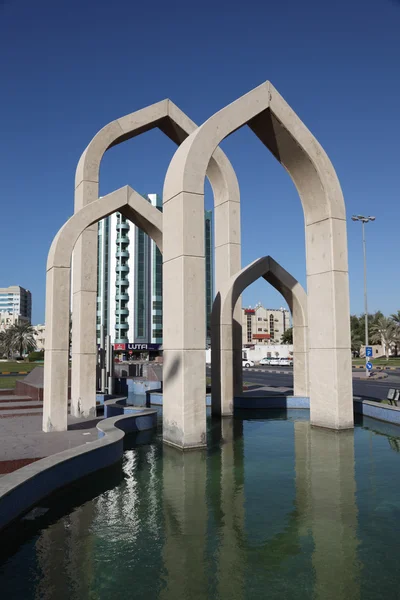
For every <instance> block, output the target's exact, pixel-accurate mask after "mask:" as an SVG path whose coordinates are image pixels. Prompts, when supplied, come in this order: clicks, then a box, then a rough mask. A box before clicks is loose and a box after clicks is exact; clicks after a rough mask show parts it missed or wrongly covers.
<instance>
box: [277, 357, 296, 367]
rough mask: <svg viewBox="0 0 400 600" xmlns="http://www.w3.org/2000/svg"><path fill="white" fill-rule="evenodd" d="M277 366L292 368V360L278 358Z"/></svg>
mask: <svg viewBox="0 0 400 600" xmlns="http://www.w3.org/2000/svg"><path fill="white" fill-rule="evenodd" d="M279 365H280V366H282V367H293V359H292V358H280V359H279Z"/></svg>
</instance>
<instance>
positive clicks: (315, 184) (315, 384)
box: [163, 82, 353, 447]
mask: <svg viewBox="0 0 400 600" xmlns="http://www.w3.org/2000/svg"><path fill="white" fill-rule="evenodd" d="M246 124H248V125H249V127H250V128H251V129H252V130H253V131H254V133H255V134H256V135H257V136H258V137H259V139H260V140H261V141H262V142H263V143H264V144H265V145H266V147H267V148H269V150H270V151H271V152H272V153H273V155H274V156H275V157H276V158H277V160H278V161H279V162H280V163H281V164H282V165H283V166H284V167H285V168H286V170H287V171H288V172H289V174H290V176H291V178H292V179H293V181H294V183H295V185H296V188H297V190H298V192H299V195H300V199H301V202H302V206H303V211H304V218H305V226H306V263H307V292H308V311H309V343H310V350H309V352H310V397H311V402H312V409H311V422H312V423H313V424H314V425H320V426H323V427H328V428H332V429H345V428H349V427H350V428H351V427H353V403H352V376H351V353H350V324H349V288H348V264H347V240H346V220H345V217H346V215H345V206H344V200H343V196H342V191H341V189H340V185H339V181H338V179H337V176H336V173H335V170H334V168H333V166H332V164H331V162H330V160H329V158H328V156H327V155H326V153H325V152H324V150H323V148H322V147H321V146H320V144H319V143H318V141H317V140H316V139H315V137H314V136H313V135H312V134H311V132H310V131H309V130H308V129H307V128H306V126H305V125H304V124H303V123H302V122H301V120H300V119H299V117H298V116H297V115H296V114H295V113H294V112H293V110H292V109H291V108H290V107H289V106H288V104H287V103H286V102H285V101H284V100H283V98H282V97H281V96H280V95H279V94H278V92H277V91H276V90H275V88H274V87H273V86H272V85H271V84H270V83H269V82H266V83H263V84H262V85H260V86H259V87H257V88H255V89H254V90H252V91H250V92H249V93H248V94H246V95H244V96H242V97H241V98H239V99H238V100H236V101H235V102H233V103H232V104H230V105H228V106H226V107H225V108H223V109H222V110H220V111H219V112H217V113H216V114H214V115H213V116H212V117H211V118H210V119H208V120H207V121H206V122H205V123H204V124H203V125H202V126H201V127H199V128H198V129H197V130H196V131H195V132H193V133H192V134H191V135H190V136H189V137H188V138H187V139H186V140H185V141H184V142H183V143H182V144H181V146H180V147H179V148H178V149H177V151H176V153H175V155H174V157H173V159H172V161H171V163H170V165H169V168H168V171H167V175H166V178H165V183H164V197H163V202H164V227H165V230H166V231H167V230H168V228H169V227H170V226H171V225H170V224H171V223H174V222H175V223H176V215H177V211H178V210H179V207H180V206H181V205H182V204H185V205H186V206H188V210H189V207H190V209H191V210H195V211H196V212H197V213H199V212H200V211H201V210H202V209H203V206H204V178H205V173H206V170H207V166H208V163H209V160H210V157H211V156H212V153H213V152H214V150H215V148H216V147H217V146H218V145H219V144H220V143H221V142H222V141H223V140H224V139H225V138H226V137H227V136H229V135H230V134H231V133H233V132H234V131H236V130H237V129H239V128H240V127H242V126H243V125H246ZM194 207H195V209H194ZM175 232H176V237H179V236H182V237H183V235H185V240H186V243H185V244H184V245H181V246H179V245H177V244H176V243H175V242H174V241H173V240H169V239H167V238H166V237H165V238H164V244H165V245H164V282H165V283H164V297H165V310H164V318H165V320H166V321H168V322H170V323H171V325H170V328H169V329H168V330H167V331H166V332H165V333H166V335H165V336H164V344H163V345H164V357H165V358H164V360H165V361H169V360H171V358H170V357H172V356H174V357H175V359H176V358H177V357H178V356H181V358H182V359H183V357H185V362H186V365H185V368H184V369H181V370H179V371H178V372H177V374H176V376H175V380H174V382H173V384H172V382H171V384H170V382H168V381H166V382H165V385H164V408H163V411H164V412H163V415H164V440H165V441H166V442H167V443H173V444H176V445H178V446H180V447H186V446H187V445H188V446H191V445H201V440H202V439H203V438H204V431H203V430H202V428H201V427H200V426H198V425H197V424H196V423H197V421H196V417H197V415H198V410H199V409H198V408H196V407H198V406H200V405H201V403H202V402H203V397H204V387H203V385H202V383H203V382H201V383H199V384H197V383H195V381H194V380H195V378H196V375H195V373H196V372H197V373H198V372H202V371H203V370H204V362H205V359H204V345H205V344H204V340H205V335H204V330H203V328H202V327H201V326H199V328H198V329H197V331H195V332H193V335H190V336H189V335H188V336H186V338H185V339H182V338H181V337H180V336H179V335H178V334H176V333H175V332H176V331H177V330H179V329H181V330H183V331H186V330H187V331H189V330H190V324H191V323H192V322H193V321H194V319H195V318H196V314H197V313H198V305H197V303H196V302H190V299H189V298H188V300H189V302H188V303H187V308H186V310H185V313H184V318H183V319H178V318H177V317H176V316H174V314H173V311H172V310H171V306H172V304H171V302H172V298H173V297H174V296H175V295H176V293H177V289H179V290H183V292H182V293H183V294H184V289H185V286H184V282H185V281H187V279H188V278H191V279H193V280H196V279H203V271H204V259H203V254H202V252H201V249H202V247H203V233H202V231H201V229H200V228H199V226H198V224H197V222H195V220H194V219H193V220H192V221H191V222H190V221H188V222H186V223H185V228H184V230H181V229H180V230H179V231H178V230H177V229H176V230H175ZM178 273H179V288H177V285H176V281H177V276H178ZM173 281H174V283H173ZM188 351H190V356H191V360H190V362H189V360H188V357H189V355H188ZM182 390H183V392H184V393H182ZM178 391H179V393H178ZM177 397H179V398H180V400H179V402H177ZM188 398H191V399H192V400H190V403H191V405H193V406H192V407H191V408H190V407H189V405H188V400H187V399H188ZM178 404H179V408H178ZM186 422H187V423H188V426H186ZM168 423H171V424H174V426H173V427H171V432H169V426H168ZM189 423H190V424H191V425H189Z"/></svg>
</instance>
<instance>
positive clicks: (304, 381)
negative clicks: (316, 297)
mask: <svg viewBox="0 0 400 600" xmlns="http://www.w3.org/2000/svg"><path fill="white" fill-rule="evenodd" d="M260 277H263V278H264V279H265V280H266V281H268V282H269V283H270V284H271V285H272V286H273V287H274V288H275V289H276V290H277V291H279V292H280V293H281V294H282V296H283V297H284V298H285V300H286V302H287V303H288V305H289V308H290V310H291V313H292V319H293V349H294V359H295V360H294V373H293V375H294V395H295V396H308V395H309V389H308V388H309V386H308V319H307V294H306V292H305V291H304V288H303V287H302V286H301V285H300V283H299V282H298V281H297V280H296V279H295V278H294V277H292V275H290V273H288V272H287V271H285V269H284V268H283V267H281V266H280V265H279V264H278V263H277V262H276V261H275V260H274V259H273V258H272V257H271V256H264V257H262V258H258V259H257V260H255V261H254V262H252V263H251V264H249V265H248V266H247V267H244V268H243V269H242V270H241V271H239V272H238V273H236V274H235V275H233V276H232V277H231V278H230V279H229V280H228V281H227V282H225V285H224V286H223V287H222V288H221V290H218V291H217V294H216V298H215V301H214V304H213V312H212V319H211V327H212V329H211V365H212V366H211V368H212V371H211V385H212V388H211V398H212V412H213V414H215V415H221V416H229V415H232V414H233V400H234V397H235V396H237V395H240V394H241V393H242V390H241V386H240V383H238V382H237V380H236V371H235V368H234V364H233V361H232V353H233V330H234V326H233V319H232V316H233V311H234V310H235V306H236V302H237V301H238V299H239V297H240V295H241V294H242V293H243V292H244V290H245V289H246V288H247V287H248V286H249V285H251V284H252V283H254V282H255V281H257V279H259V278H260Z"/></svg>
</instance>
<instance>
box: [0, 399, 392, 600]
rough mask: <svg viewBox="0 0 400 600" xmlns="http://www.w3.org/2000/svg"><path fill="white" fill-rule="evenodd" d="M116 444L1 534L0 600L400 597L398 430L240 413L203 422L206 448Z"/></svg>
mask: <svg viewBox="0 0 400 600" xmlns="http://www.w3.org/2000/svg"><path fill="white" fill-rule="evenodd" d="M267 417H268V418H267ZM127 442H128V447H127V449H126V451H125V455H124V459H123V463H122V469H121V465H117V466H115V467H114V468H112V469H108V470H106V471H102V472H100V473H98V474H97V475H95V476H91V477H89V478H86V479H85V480H81V481H80V482H78V483H77V484H76V485H74V486H71V487H69V488H67V489H66V490H64V491H62V492H60V493H58V494H56V495H53V496H52V497H51V498H49V499H47V500H46V501H43V502H42V503H41V505H40V507H39V508H40V509H41V510H37V511H35V513H33V514H32V515H28V517H30V516H32V517H34V516H35V514H36V515H37V516H36V518H32V519H30V518H28V519H26V518H25V519H21V520H20V521H19V522H18V523H17V524H16V525H15V526H14V527H13V529H12V530H10V531H9V532H8V533H6V534H4V535H3V536H2V543H1V549H0V561H1V562H0V590H1V596H2V597H4V598H7V599H8V600H9V599H14V598H18V599H21V600H31V599H32V600H33V599H35V600H38V599H40V600H53V599H57V600H64V599H68V600H75V599H76V600H86V599H90V600H92V599H93V600H94V599H96V600H103V599H107V600H108V599H110V598H135V599H142V598H143V599H150V600H152V599H158V598H159V599H160V600H172V599H177V598H178V599H186V598H187V599H191V600H194V599H214V598H215V599H225V598H226V599H229V600H239V599H245V600H247V599H251V600H253V599H259V598H268V599H275V598H276V599H279V600H282V599H286V598H287V599H294V600H296V599H299V600H300V599H310V598H313V599H314V598H315V599H330V598H332V599H335V600H342V599H346V600H348V599H360V600H361V599H362V600H363V599H378V598H379V599H381V598H388V599H389V598H390V599H392V598H398V597H399V583H400V576H399V575H398V574H397V572H398V568H397V567H398V539H399V536H398V533H397V524H398V522H399V518H400V479H399V473H400V453H399V450H400V428H397V427H395V426H390V425H385V424H383V423H379V422H377V421H374V420H372V419H368V418H364V419H363V421H362V422H360V423H359V424H357V426H356V428H355V430H354V433H353V432H352V431H350V432H342V433H340V434H337V433H334V432H330V431H325V430H320V429H314V428H311V427H310V425H309V423H308V411H304V410H303V411H294V410H292V411H288V412H287V413H286V412H285V411H268V413H266V412H261V413H249V412H247V411H246V412H244V413H243V414H240V415H238V417H237V418H235V419H225V420H223V422H222V428H221V426H220V424H219V423H218V421H212V420H211V419H210V420H209V448H208V450H207V451H195V452H188V453H180V452H178V451H176V450H174V449H172V448H168V447H163V445H162V443H161V438H160V435H159V434H155V435H153V436H151V435H150V436H146V435H145V436H144V438H143V435H142V436H141V437H139V438H137V437H136V438H129V439H128V440H127ZM129 446H130V447H129ZM45 511H46V512H45Z"/></svg>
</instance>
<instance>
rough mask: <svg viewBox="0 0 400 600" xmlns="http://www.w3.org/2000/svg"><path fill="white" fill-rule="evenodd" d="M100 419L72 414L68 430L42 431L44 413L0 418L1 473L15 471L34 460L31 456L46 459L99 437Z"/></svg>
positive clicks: (69, 418)
mask: <svg viewBox="0 0 400 600" xmlns="http://www.w3.org/2000/svg"><path fill="white" fill-rule="evenodd" d="M99 420H100V419H93V420H90V421H86V420H79V419H76V418H74V417H71V416H69V417H68V423H69V427H70V429H69V430H68V431H65V432H55V433H43V431H41V428H42V416H41V415H31V416H28V417H16V418H14V419H12V418H11V419H1V420H0V474H4V473H8V472H10V471H14V470H15V469H16V468H19V467H20V466H24V465H25V464H28V463H29V462H32V459H38V458H44V457H45V456H49V455H50V454H56V453H57V452H62V451H63V450H68V448H74V447H75V446H80V445H81V444H85V443H87V442H90V441H94V440H96V439H97V429H96V423H97V422H98V421H99ZM16 461H18V462H19V463H20V464H18V463H17V462H16Z"/></svg>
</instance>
